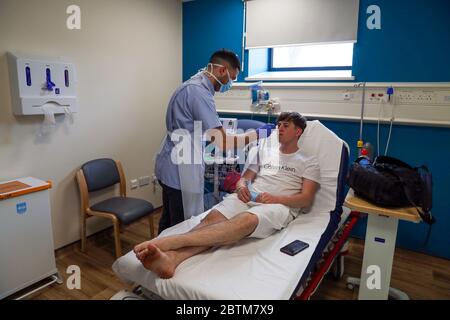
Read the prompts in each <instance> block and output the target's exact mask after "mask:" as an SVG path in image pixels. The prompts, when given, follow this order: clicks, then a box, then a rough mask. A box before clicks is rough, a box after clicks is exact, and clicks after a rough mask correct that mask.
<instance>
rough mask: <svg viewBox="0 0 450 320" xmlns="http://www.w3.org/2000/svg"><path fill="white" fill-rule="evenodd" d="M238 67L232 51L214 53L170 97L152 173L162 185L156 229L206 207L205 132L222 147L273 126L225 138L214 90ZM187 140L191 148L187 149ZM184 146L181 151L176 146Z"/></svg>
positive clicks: (228, 82)
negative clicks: (204, 194)
mask: <svg viewBox="0 0 450 320" xmlns="http://www.w3.org/2000/svg"><path fill="white" fill-rule="evenodd" d="M239 71H240V61H239V58H238V56H237V55H236V54H235V53H233V52H232V51H229V50H225V49H222V50H219V51H216V52H215V53H214V54H213V55H212V56H211V58H210V60H209V63H208V65H207V66H206V68H204V69H203V70H201V71H200V72H199V73H197V74H196V75H195V76H193V77H192V78H191V79H189V80H188V81H186V82H185V83H183V84H182V85H181V86H180V87H179V88H178V89H176V90H175V92H174V93H173V95H172V98H171V99H170V102H169V105H168V108H167V113H166V128H167V135H166V137H165V139H164V141H163V143H162V145H161V150H160V151H159V153H158V155H157V157H156V164H155V175H156V177H157V178H158V180H159V183H160V185H161V186H162V189H163V192H162V196H163V213H162V216H161V220H160V224H159V233H160V232H162V231H163V230H164V229H166V228H168V227H171V226H173V225H175V224H177V223H179V222H181V221H183V220H185V219H189V218H190V217H192V216H194V215H198V214H200V213H202V212H204V211H205V210H204V205H203V191H204V162H203V144H202V142H201V139H202V137H203V135H204V134H205V132H212V131H213V132H214V134H212V141H213V142H214V143H215V144H216V146H217V147H218V148H220V149H222V150H224V151H226V150H229V149H232V148H234V147H238V148H239V147H243V146H244V145H245V144H248V143H251V142H253V141H255V140H256V139H257V138H258V136H259V134H260V133H263V132H264V136H269V135H270V132H271V130H272V129H273V128H274V126H273V125H266V126H264V127H261V128H259V129H258V130H257V131H249V132H246V133H243V134H236V135H228V136H227V134H226V132H225V130H224V129H223V128H222V123H221V122H220V119H219V115H218V114H217V111H216V106H215V103H214V94H215V92H226V91H228V90H230V89H231V86H232V85H233V81H235V80H236V79H237V77H238V75H239ZM214 129H215V130H214ZM180 142H182V143H180ZM186 144H188V146H189V147H190V148H188V149H187V150H189V151H191V152H186V148H185V147H186ZM182 147H183V148H184V150H181V149H180V148H182ZM188 153H190V154H188ZM186 156H187V157H186ZM186 159H188V160H192V161H186Z"/></svg>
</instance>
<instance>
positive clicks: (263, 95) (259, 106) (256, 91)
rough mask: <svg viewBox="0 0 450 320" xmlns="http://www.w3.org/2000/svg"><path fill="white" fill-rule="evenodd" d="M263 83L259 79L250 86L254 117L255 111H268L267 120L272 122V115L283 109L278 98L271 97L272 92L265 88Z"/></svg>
mask: <svg viewBox="0 0 450 320" xmlns="http://www.w3.org/2000/svg"><path fill="white" fill-rule="evenodd" d="M262 84H263V83H262V81H259V82H257V83H255V84H253V85H251V86H250V91H251V96H252V104H251V109H252V111H253V113H252V119H253V115H254V113H255V112H261V111H266V112H267V122H268V123H270V118H271V116H272V115H273V114H274V113H276V112H279V111H280V110H281V105H280V101H279V99H278V98H270V93H269V92H268V91H266V90H264V89H263V87H262Z"/></svg>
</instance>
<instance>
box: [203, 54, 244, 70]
mask: <svg viewBox="0 0 450 320" xmlns="http://www.w3.org/2000/svg"><path fill="white" fill-rule="evenodd" d="M223 61H226V62H228V63H229V64H230V65H231V67H232V68H234V69H238V70H239V71H241V62H240V61H239V57H238V56H237V54H236V53H234V52H233V51H230V50H227V49H221V50H218V51H216V52H214V53H213V54H212V56H211V58H210V59H209V62H210V63H217V64H221V63H222V62H223Z"/></svg>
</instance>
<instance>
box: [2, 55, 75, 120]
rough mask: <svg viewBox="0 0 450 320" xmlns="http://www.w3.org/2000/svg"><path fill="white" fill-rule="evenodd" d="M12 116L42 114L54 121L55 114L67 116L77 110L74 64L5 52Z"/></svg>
mask: <svg viewBox="0 0 450 320" xmlns="http://www.w3.org/2000/svg"><path fill="white" fill-rule="evenodd" d="M8 63H9V77H10V86H11V96H12V105H13V112H14V114H15V115H18V116H21V115H44V116H45V121H46V123H47V124H54V115H55V114H66V115H69V117H70V116H71V115H72V113H74V112H77V111H78V105H77V93H76V77H75V66H74V65H73V63H71V62H69V61H67V60H63V59H52V58H42V57H33V56H27V55H19V54H13V53H8Z"/></svg>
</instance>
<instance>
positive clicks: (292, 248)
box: [280, 240, 309, 256]
mask: <svg viewBox="0 0 450 320" xmlns="http://www.w3.org/2000/svg"><path fill="white" fill-rule="evenodd" d="M308 247H309V244H307V243H306V242H303V241H300V240H295V241H292V242H291V243H289V244H288V245H286V246H284V247H283V248H281V249H280V251H281V252H283V253H286V254H288V255H290V256H295V255H296V254H297V253H299V252H300V251H303V250H305V249H306V248H308Z"/></svg>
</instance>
